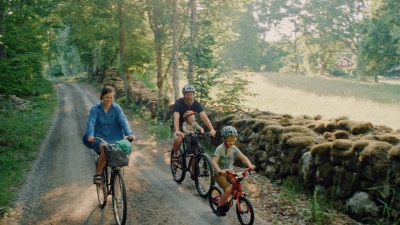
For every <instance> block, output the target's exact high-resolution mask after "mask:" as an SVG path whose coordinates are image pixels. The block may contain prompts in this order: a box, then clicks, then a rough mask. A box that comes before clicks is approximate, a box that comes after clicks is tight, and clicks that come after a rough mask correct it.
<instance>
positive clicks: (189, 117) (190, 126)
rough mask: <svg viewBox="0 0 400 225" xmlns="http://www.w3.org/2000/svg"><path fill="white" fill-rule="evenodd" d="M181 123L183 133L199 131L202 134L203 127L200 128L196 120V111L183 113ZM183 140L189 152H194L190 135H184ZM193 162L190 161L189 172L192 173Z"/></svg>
mask: <svg viewBox="0 0 400 225" xmlns="http://www.w3.org/2000/svg"><path fill="white" fill-rule="evenodd" d="M183 120H184V122H183V124H182V131H183V133H185V134H194V133H196V132H199V131H200V132H201V133H202V134H204V128H202V127H201V126H200V125H199V124H198V123H197V122H196V112H195V111H192V110H188V111H186V112H185V113H184V114H183ZM185 142H186V148H187V149H188V150H189V152H192V153H194V152H193V151H194V149H192V147H193V146H192V137H190V136H185ZM194 163H195V161H194V160H193V161H192V168H191V174H193V171H194Z"/></svg>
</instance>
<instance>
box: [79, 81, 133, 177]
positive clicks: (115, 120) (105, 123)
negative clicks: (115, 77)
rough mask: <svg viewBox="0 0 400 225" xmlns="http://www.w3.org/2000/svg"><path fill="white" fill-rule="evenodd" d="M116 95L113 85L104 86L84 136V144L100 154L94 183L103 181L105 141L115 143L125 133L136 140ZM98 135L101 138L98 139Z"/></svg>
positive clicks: (92, 110)
mask: <svg viewBox="0 0 400 225" xmlns="http://www.w3.org/2000/svg"><path fill="white" fill-rule="evenodd" d="M114 95H115V92H114V88H113V87H111V86H104V88H103V90H102V91H101V95H100V100H101V102H99V103H97V104H95V105H94V106H92V108H91V109H90V114H89V117H88V120H87V127H86V132H85V135H84V136H83V138H82V141H83V144H84V145H85V146H86V147H88V148H91V149H93V150H94V151H95V152H96V153H97V154H98V155H99V159H98V162H97V169H96V174H95V175H94V177H93V183H95V184H99V183H101V175H100V174H101V171H102V170H103V167H104V166H105V165H106V158H105V154H104V149H103V145H104V142H107V143H110V144H114V143H115V142H117V141H119V140H122V139H123V138H124V135H125V136H127V137H128V138H130V139H131V140H133V141H134V140H136V137H135V135H133V132H132V130H131V128H130V126H129V123H128V120H127V119H126V117H125V114H124V113H123V111H122V108H121V106H120V105H118V104H117V103H114V102H113V99H114ZM96 137H100V138H101V139H100V138H97V139H96Z"/></svg>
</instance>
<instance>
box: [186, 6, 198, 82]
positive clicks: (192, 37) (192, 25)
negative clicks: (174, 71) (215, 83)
mask: <svg viewBox="0 0 400 225" xmlns="http://www.w3.org/2000/svg"><path fill="white" fill-rule="evenodd" d="M196 12H197V11H196V0H190V52H189V59H188V61H189V62H188V63H189V65H188V67H189V68H188V81H189V83H192V81H193V77H194V52H193V51H194V50H193V48H194V40H195V38H196V35H197V31H196Z"/></svg>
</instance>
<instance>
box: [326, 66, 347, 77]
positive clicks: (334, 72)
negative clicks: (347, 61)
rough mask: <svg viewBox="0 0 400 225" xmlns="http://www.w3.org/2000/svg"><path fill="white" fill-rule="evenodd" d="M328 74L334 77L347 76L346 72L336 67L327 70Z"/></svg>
mask: <svg viewBox="0 0 400 225" xmlns="http://www.w3.org/2000/svg"><path fill="white" fill-rule="evenodd" d="M328 73H329V74H331V75H333V76H336V77H344V76H347V75H348V74H347V73H346V71H344V70H343V69H342V68H338V67H334V68H333V69H330V70H328Z"/></svg>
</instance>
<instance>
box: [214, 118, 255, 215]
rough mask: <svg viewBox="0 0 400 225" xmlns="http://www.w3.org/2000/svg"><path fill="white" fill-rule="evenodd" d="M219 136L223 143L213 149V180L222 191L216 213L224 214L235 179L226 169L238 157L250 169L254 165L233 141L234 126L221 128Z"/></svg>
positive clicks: (226, 210) (235, 135) (236, 134)
mask: <svg viewBox="0 0 400 225" xmlns="http://www.w3.org/2000/svg"><path fill="white" fill-rule="evenodd" d="M221 137H222V139H223V143H222V144H221V145H219V146H218V147H217V148H216V149H215V152H214V155H213V158H212V162H213V167H214V170H215V171H216V174H215V175H214V179H215V182H216V183H217V184H218V185H219V186H220V187H221V188H222V190H223V191H224V193H223V194H222V196H221V200H220V202H219V204H218V208H217V212H216V214H217V215H218V216H226V212H228V210H229V206H228V205H227V204H226V201H227V200H228V197H229V196H230V195H231V194H232V186H231V184H235V183H236V180H235V179H234V178H233V177H232V175H231V174H230V173H227V172H226V171H227V170H232V169H233V162H234V160H235V159H236V158H239V159H240V160H241V161H242V162H243V163H244V164H245V165H246V166H247V167H248V168H250V169H251V170H254V169H255V168H256V167H255V166H254V165H253V164H252V163H251V162H250V160H249V158H247V156H245V155H244V154H243V153H242V152H241V151H240V150H239V148H238V147H236V145H235V143H236V140H237V137H238V132H237V130H236V128H234V127H233V126H226V127H224V128H222V130H221Z"/></svg>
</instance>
